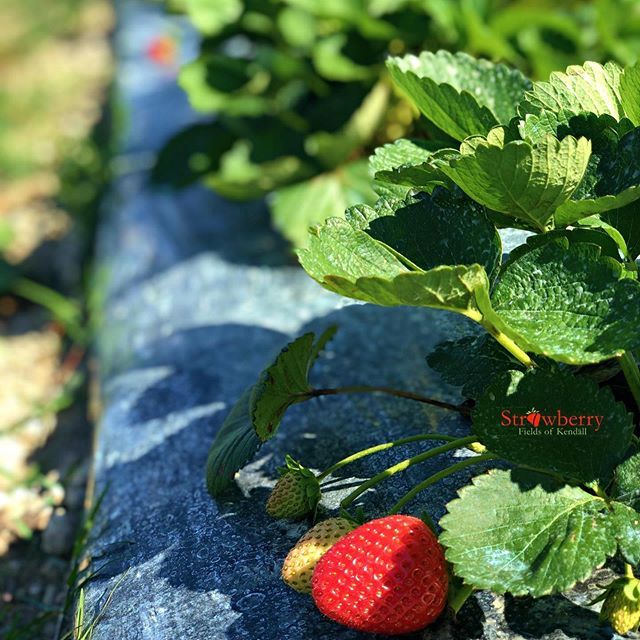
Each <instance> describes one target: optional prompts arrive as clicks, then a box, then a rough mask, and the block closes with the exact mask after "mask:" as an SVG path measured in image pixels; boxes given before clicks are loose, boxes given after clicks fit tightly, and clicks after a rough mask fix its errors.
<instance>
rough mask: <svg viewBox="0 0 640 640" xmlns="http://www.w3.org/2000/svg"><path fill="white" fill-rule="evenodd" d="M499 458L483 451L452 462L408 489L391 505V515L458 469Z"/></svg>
mask: <svg viewBox="0 0 640 640" xmlns="http://www.w3.org/2000/svg"><path fill="white" fill-rule="evenodd" d="M497 459H498V456H496V455H494V454H493V453H483V454H482V455H479V456H474V457H472V458H465V459H464V460H461V461H460V462H456V464H452V465H451V466H450V467H447V468H446V469H442V471H438V472H437V473H434V474H433V475H431V476H429V477H428V478H425V479H424V480H423V481H422V482H421V483H420V484H417V485H416V486H415V487H413V489H411V491H407V493H405V494H404V495H403V496H402V498H400V500H398V502H396V503H395V504H394V505H393V507H391V509H390V511H389V515H392V514H394V513H398V512H399V511H400V510H401V509H402V508H403V507H404V506H405V505H406V504H407V503H408V502H411V500H413V498H415V497H416V496H417V495H418V494H419V493H420V492H421V491H424V490H425V489H427V488H428V487H430V486H431V485H432V484H435V483H436V482H439V481H440V480H442V479H443V478H446V477H447V476H450V475H453V474H454V473H458V471H462V470H463V469H466V468H467V467H470V466H471V465H473V464H478V463H480V462H485V461H487V460H497Z"/></svg>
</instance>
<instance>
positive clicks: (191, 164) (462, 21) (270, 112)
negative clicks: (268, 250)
mask: <svg viewBox="0 0 640 640" xmlns="http://www.w3.org/2000/svg"><path fill="white" fill-rule="evenodd" d="M167 1H168V2H169V4H170V5H171V6H172V7H174V8H175V9H176V10H181V11H184V12H185V13H187V14H188V16H189V17H190V19H191V21H192V22H193V24H194V25H195V26H196V28H197V29H198V30H199V31H200V32H201V33H202V34H203V41H202V45H201V50H200V55H199V56H198V58H197V59H196V60H193V61H192V62H190V63H188V64H187V65H186V66H185V67H184V68H183V69H182V72H181V74H180V84H181V85H182V87H183V88H184V89H185V91H186V92H187V94H188V96H189V99H190V102H191V103H192V105H193V106H194V108H195V109H196V110H198V111H199V112H202V113H204V114H211V115H212V116H214V117H215V119H214V120H212V121H210V122H200V123H198V124H195V125H192V126H190V127H188V128H187V129H185V130H184V131H182V132H180V133H179V134H178V135H176V136H175V137H174V138H173V139H172V140H171V141H170V142H169V144H168V145H167V146H166V147H165V149H164V150H163V152H162V153H161V154H160V157H159V162H158V165H157V167H156V171H155V175H156V177H157V178H158V179H162V180H167V181H169V182H171V183H173V184H176V185H184V184H188V183H189V182H191V181H193V180H197V179H200V178H201V179H203V180H204V181H205V183H206V184H207V185H208V186H210V187H211V188H213V189H214V190H215V191H217V192H218V193H219V194H221V195H223V196H225V197H228V198H232V199H238V200H245V199H248V198H256V197H260V196H262V195H265V194H270V196H269V203H270V208H271V211H272V216H273V221H274V224H275V226H276V227H277V228H278V229H279V230H280V231H281V232H282V233H283V234H284V235H285V236H286V237H287V238H288V239H289V240H290V241H291V242H292V243H293V244H294V245H296V246H303V245H304V244H305V243H306V241H307V227H308V226H309V225H310V224H311V223H319V222H322V221H323V220H324V219H325V218H328V217H331V216H338V215H342V213H343V211H344V209H345V208H346V207H348V206H350V205H353V204H357V203H359V202H368V203H369V204H371V203H373V201H374V200H375V194H374V192H373V191H372V190H371V188H370V184H369V179H368V174H367V161H366V158H367V155H368V154H369V153H370V152H371V151H372V150H373V148H374V147H375V146H376V145H379V144H382V143H383V142H385V141H388V140H394V139H396V138H398V137H401V136H403V135H419V136H422V135H424V134H425V131H431V129H432V128H431V127H429V126H427V125H426V122H425V121H424V119H419V118H418V113H419V112H418V111H417V110H415V109H413V108H412V107H410V106H409V104H408V103H407V102H406V101H405V100H402V99H401V97H400V95H399V94H398V92H397V91H395V90H394V89H393V87H392V86H391V83H390V81H389V76H388V74H387V73H386V72H385V70H384V59H385V57H386V56H387V55H388V53H393V54H395V55H398V54H400V53H405V52H416V51H420V50H421V49H429V50H436V49H438V48H444V49H450V50H464V51H467V52H468V53H471V54H475V55H484V56H486V57H488V58H492V59H498V60H503V61H508V62H510V63H512V64H514V65H516V66H518V67H519V68H521V69H522V70H523V71H525V72H526V73H530V74H532V75H533V77H535V78H542V77H546V76H547V75H548V74H549V72H550V71H552V70H554V69H559V68H564V67H565V66H567V65H568V64H571V63H576V62H579V61H582V60H584V59H596V60H600V59H615V60H618V61H620V62H622V63H625V64H626V63H628V62H631V61H633V60H635V58H636V52H637V49H638V41H639V35H638V34H639V33H640V6H639V5H638V3H637V2H636V1H635V0H615V1H614V0H598V1H597V2H580V3H576V2H568V1H562V2H557V1H553V2H552V1H551V0H535V1H532V0H518V1H515V2H514V1H513V0H508V1H507V0H483V1H482V2H475V1H472V0H446V1H434V2H419V1H418V0H323V1H322V2H321V1H314V0H273V1H271V2H266V1H263V0H260V1H258V0H217V1H216V2H212V1H211V0H167ZM163 51H164V50H163ZM161 53H162V52H161ZM164 53H166V52H164ZM496 107H497V109H498V113H497V115H499V116H501V117H502V116H505V115H506V112H505V109H507V110H508V104H505V105H504V107H505V108H504V109H503V108H502V106H501V105H496ZM485 115H486V114H485ZM480 117H482V116H480ZM436 124H437V123H436ZM447 132H449V131H447Z"/></svg>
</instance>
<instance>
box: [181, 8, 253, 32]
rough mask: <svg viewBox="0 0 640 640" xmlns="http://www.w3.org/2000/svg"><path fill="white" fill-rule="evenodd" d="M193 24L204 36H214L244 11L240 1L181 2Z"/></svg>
mask: <svg viewBox="0 0 640 640" xmlns="http://www.w3.org/2000/svg"><path fill="white" fill-rule="evenodd" d="M183 1H184V7H185V9H186V11H187V13H188V14H189V17H190V18H191V20H192V22H193V24H194V25H195V26H196V27H197V28H198V29H199V30H200V31H201V32H202V33H204V34H206V35H210V36H212V35H216V34H217V33H219V32H220V31H222V29H224V27H226V26H227V25H229V24H232V23H234V22H235V21H236V20H237V19H238V18H239V17H240V15H241V14H242V11H243V9H244V6H243V3H242V1H241V0H183Z"/></svg>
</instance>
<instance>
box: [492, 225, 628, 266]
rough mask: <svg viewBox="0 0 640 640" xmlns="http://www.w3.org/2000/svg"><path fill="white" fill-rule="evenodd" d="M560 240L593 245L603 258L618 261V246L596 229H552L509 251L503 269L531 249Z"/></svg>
mask: <svg viewBox="0 0 640 640" xmlns="http://www.w3.org/2000/svg"><path fill="white" fill-rule="evenodd" d="M560 239H565V240H566V241H567V242H568V243H569V244H576V243H581V242H582V243H584V242H587V243H590V244H595V245H597V246H599V247H600V250H601V252H602V255H603V256H608V257H610V258H614V259H615V260H619V259H620V251H619V247H618V244H617V243H616V241H615V240H614V239H613V238H612V237H611V236H610V235H609V234H607V233H605V232H604V231H602V230H600V229H597V228H593V229H588V228H582V227H578V228H577V229H554V230H553V231H547V233H539V234H536V235H532V236H529V237H528V238H527V240H526V242H525V243H524V244H520V245H518V246H517V247H514V248H513V249H512V250H511V252H510V253H509V260H508V261H507V262H506V264H505V265H504V268H506V267H508V265H510V264H511V263H512V262H515V261H516V260H517V259H519V258H520V257H522V256H523V255H525V254H526V253H529V251H531V250H532V249H537V248H538V247H541V246H543V245H545V244H547V243H548V242H551V241H552V240H560Z"/></svg>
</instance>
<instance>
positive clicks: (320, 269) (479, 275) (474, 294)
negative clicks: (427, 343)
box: [298, 218, 489, 319]
mask: <svg viewBox="0 0 640 640" xmlns="http://www.w3.org/2000/svg"><path fill="white" fill-rule="evenodd" d="M298 256H299V258H300V264H301V265H302V267H303V268H304V269H305V271H306V272H307V273H308V274H309V275H310V276H311V277H312V278H313V279H314V280H316V281H317V282H319V283H320V284H321V285H322V286H323V287H324V288H325V289H328V290H329V291H333V292H334V293H338V294H340V295H343V296H346V297H348V298H355V299H356V300H364V301H365V302H371V303H373V304H378V305H382V306H402V305H409V306H416V307H433V308H436V309H446V310H449V311H456V312H458V313H462V314H464V315H467V316H469V317H473V318H475V319H477V318H478V317H479V315H480V311H479V307H480V306H482V305H483V304H484V303H485V301H488V291H489V279H488V278H487V274H486V272H485V270H484V268H483V267H481V266H480V265H471V266H469V267H466V266H456V267H449V266H441V267H436V268H434V269H430V270H429V271H410V270H409V269H408V268H407V267H406V266H405V264H404V263H403V262H402V260H401V259H399V258H398V257H397V255H396V253H395V252H393V251H392V250H390V249H388V248H386V247H385V246H384V245H382V244H381V243H380V242H378V241H376V240H374V239H373V238H372V237H371V236H369V235H368V234H367V233H366V232H365V231H362V230H359V229H354V228H353V227H352V226H351V225H350V224H349V223H348V222H346V221H345V220H340V219H338V218H331V219H329V220H327V222H326V223H325V224H324V225H323V226H322V227H318V228H316V229H314V230H313V233H312V234H311V237H310V242H309V247H308V249H303V250H301V251H299V252H298Z"/></svg>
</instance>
